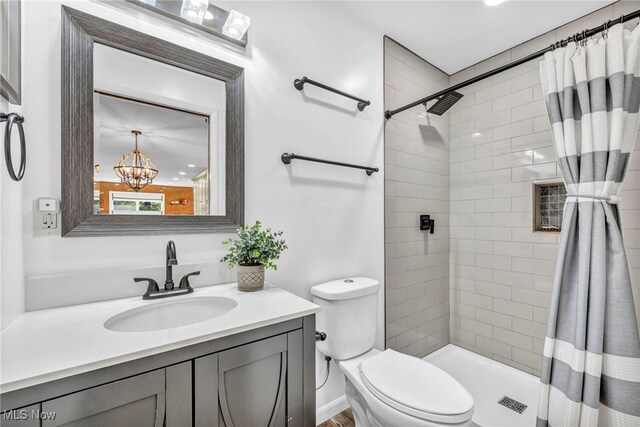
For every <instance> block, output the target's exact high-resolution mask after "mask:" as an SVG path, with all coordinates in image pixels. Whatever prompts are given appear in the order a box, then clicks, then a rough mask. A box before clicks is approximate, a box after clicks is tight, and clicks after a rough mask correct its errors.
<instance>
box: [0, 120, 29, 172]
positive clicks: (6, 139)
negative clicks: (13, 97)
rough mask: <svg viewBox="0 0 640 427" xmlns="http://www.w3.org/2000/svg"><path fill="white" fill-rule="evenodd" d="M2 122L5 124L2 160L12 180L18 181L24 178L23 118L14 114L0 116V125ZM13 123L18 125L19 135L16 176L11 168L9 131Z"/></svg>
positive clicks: (24, 144)
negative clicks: (18, 162) (18, 161)
mask: <svg viewBox="0 0 640 427" xmlns="http://www.w3.org/2000/svg"><path fill="white" fill-rule="evenodd" d="M2 122H7V126H6V128H5V130H4V160H5V163H6V164H7V171H8V172H9V176H10V177H11V179H12V180H14V181H20V180H22V177H24V171H25V168H26V163H27V146H26V142H25V139H24V129H23V128H22V124H23V123H24V117H22V116H21V115H19V114H16V113H9V114H0V123H2ZM14 123H15V124H16V125H18V133H19V134H20V169H19V170H18V174H17V175H16V171H15V169H14V168H13V161H12V160H11V130H12V128H13V124H14Z"/></svg>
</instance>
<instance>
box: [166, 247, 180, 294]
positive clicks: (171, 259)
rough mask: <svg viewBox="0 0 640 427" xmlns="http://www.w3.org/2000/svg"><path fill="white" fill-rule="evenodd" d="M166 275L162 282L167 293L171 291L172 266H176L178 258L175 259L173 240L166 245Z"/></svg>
mask: <svg viewBox="0 0 640 427" xmlns="http://www.w3.org/2000/svg"><path fill="white" fill-rule="evenodd" d="M166 260H167V274H166V279H165V281H164V290H165V291H169V290H171V289H173V266H174V265H178V258H177V257H176V244H175V243H173V240H169V243H167V259H166Z"/></svg>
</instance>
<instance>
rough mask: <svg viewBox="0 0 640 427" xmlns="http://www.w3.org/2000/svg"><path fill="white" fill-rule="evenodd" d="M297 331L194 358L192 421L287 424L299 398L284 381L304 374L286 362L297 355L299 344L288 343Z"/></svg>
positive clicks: (223, 426) (232, 426)
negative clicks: (294, 346) (193, 416)
mask: <svg viewBox="0 0 640 427" xmlns="http://www.w3.org/2000/svg"><path fill="white" fill-rule="evenodd" d="M297 333H299V331H297V332H292V333H289V334H285V335H279V336H275V337H271V338H268V339H265V340H262V341H257V342H254V343H251V344H247V345H243V346H240V347H236V348H233V349H230V350H226V351H223V352H220V353H218V354H213V355H210V356H206V357H202V358H199V359H196V361H195V369H194V376H195V408H196V411H195V412H196V414H195V421H196V426H218V427H244V426H255V427H259V426H264V427H275V426H285V425H287V418H288V417H289V418H292V417H293V416H292V414H296V417H300V415H299V414H301V413H302V408H301V402H299V399H296V398H292V397H293V393H294V392H295V393H297V394H300V391H301V390H300V389H298V387H293V388H291V387H289V383H288V382H287V378H288V377H295V378H302V369H301V364H300V363H298V362H297V361H296V362H295V363H293V364H289V359H291V358H293V359H296V360H297V359H298V355H297V354H296V351H298V349H295V348H290V347H289V336H290V335H293V334H296V335H297ZM300 350H301V349H300ZM296 370H297V372H296ZM293 383H295V381H294V382H293ZM300 418H301V417H300Z"/></svg>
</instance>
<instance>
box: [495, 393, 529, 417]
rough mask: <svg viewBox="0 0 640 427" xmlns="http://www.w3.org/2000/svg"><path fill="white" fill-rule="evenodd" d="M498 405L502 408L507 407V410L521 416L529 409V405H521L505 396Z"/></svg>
mask: <svg viewBox="0 0 640 427" xmlns="http://www.w3.org/2000/svg"><path fill="white" fill-rule="evenodd" d="M498 403H499V404H500V405H502V406H506V407H507V408H509V409H511V410H512V411H515V412H517V413H519V414H521V413H522V412H524V410H525V409H527V405H525V404H524V403H520V402H518V401H517V400H515V399H512V398H510V397H507V396H503V397H502V399H500V400H498Z"/></svg>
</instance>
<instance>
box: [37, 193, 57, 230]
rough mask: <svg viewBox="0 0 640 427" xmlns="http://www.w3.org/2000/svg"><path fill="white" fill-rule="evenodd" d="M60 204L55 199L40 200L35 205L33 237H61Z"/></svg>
mask: <svg viewBox="0 0 640 427" xmlns="http://www.w3.org/2000/svg"><path fill="white" fill-rule="evenodd" d="M59 211H60V209H59V202H58V200H57V199H55V198H44V197H43V198H40V199H37V200H36V201H35V203H34V209H33V235H34V236H59V235H60V229H59V227H58V224H59V223H60V220H59V215H60V214H59V213H58V212H59Z"/></svg>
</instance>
